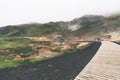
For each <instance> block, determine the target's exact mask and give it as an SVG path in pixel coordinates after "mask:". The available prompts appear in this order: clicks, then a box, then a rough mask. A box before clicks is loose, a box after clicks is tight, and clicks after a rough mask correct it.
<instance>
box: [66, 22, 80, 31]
mask: <svg viewBox="0 0 120 80" xmlns="http://www.w3.org/2000/svg"><path fill="white" fill-rule="evenodd" d="M79 28H81V26H80V25H79V24H74V25H69V26H68V29H69V30H71V31H76V30H78V29H79Z"/></svg>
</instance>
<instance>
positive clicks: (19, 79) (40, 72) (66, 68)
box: [0, 42, 101, 80]
mask: <svg viewBox="0 0 120 80" xmlns="http://www.w3.org/2000/svg"><path fill="white" fill-rule="evenodd" d="M100 45H101V43H100V42H96V43H94V44H92V45H91V46H89V47H88V48H86V49H84V50H81V51H79V52H76V53H72V54H68V55H64V56H60V57H56V58H53V59H49V60H45V61H41V62H36V63H29V64H26V65H22V66H18V67H16V68H5V69H1V70H0V80H74V78H75V77H76V76H77V75H78V74H79V72H80V71H81V70H82V69H83V68H84V67H85V66H86V65H87V64H88V62H89V61H90V60H91V59H92V58H93V56H94V55H95V53H96V52H97V50H98V49H99V47H100Z"/></svg>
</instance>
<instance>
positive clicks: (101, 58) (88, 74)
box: [74, 41, 120, 80]
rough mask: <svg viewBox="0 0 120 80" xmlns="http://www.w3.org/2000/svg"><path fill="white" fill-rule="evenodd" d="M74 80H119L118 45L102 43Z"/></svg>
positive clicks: (119, 46) (119, 49) (119, 47)
mask: <svg viewBox="0 0 120 80" xmlns="http://www.w3.org/2000/svg"><path fill="white" fill-rule="evenodd" d="M74 80H120V45H118V44H116V43H113V42H107V41H106V42H105V41H104V42H102V45H101V47H100V49H99V50H98V52H97V54H96V55H95V56H94V58H93V59H92V60H91V61H90V62H89V63H88V65H87V66H86V67H85V68H84V69H83V71H82V72H80V73H79V75H78V76H77V77H76V78H75V79H74Z"/></svg>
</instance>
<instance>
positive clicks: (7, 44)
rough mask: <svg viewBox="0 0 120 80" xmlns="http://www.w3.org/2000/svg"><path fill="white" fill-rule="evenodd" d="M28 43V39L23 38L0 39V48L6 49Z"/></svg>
mask: <svg viewBox="0 0 120 80" xmlns="http://www.w3.org/2000/svg"><path fill="white" fill-rule="evenodd" d="M28 44H29V41H28V40H25V39H19V40H18V39H16V40H12V41H11V39H0V49H6V48H16V47H23V46H27V45H28Z"/></svg>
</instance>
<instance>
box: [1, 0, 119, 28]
mask: <svg viewBox="0 0 120 80" xmlns="http://www.w3.org/2000/svg"><path fill="white" fill-rule="evenodd" d="M118 12H120V0H0V26H5V25H15V24H22V23H28V22H39V23H45V22H50V21H69V20H72V19H74V18H76V17H81V16H83V15H86V14H95V15H97V14H98V15H110V14H112V13H118Z"/></svg>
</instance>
